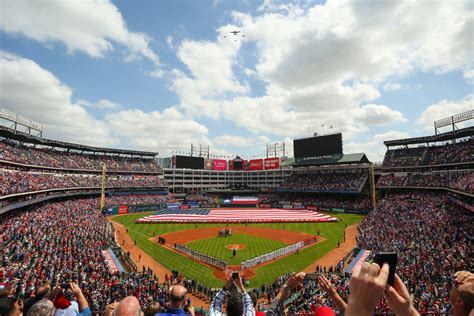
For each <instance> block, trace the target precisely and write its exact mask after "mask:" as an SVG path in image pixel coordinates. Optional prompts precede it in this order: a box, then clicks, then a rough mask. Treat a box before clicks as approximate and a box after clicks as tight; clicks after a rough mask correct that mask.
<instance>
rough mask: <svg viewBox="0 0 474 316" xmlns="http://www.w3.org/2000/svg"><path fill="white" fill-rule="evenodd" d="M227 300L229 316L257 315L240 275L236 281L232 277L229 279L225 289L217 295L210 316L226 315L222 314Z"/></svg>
mask: <svg viewBox="0 0 474 316" xmlns="http://www.w3.org/2000/svg"><path fill="white" fill-rule="evenodd" d="M226 298H227V315H228V316H242V315H244V316H250V315H255V308H254V306H253V303H252V299H251V298H250V296H249V294H247V292H246V291H245V287H244V285H243V283H242V278H241V276H240V274H239V275H238V277H237V278H235V279H234V278H232V275H230V276H229V277H228V278H227V281H226V282H225V284H224V287H223V288H222V289H221V290H220V291H219V293H217V295H216V297H215V298H214V300H213V301H212V303H211V307H210V310H209V316H220V315H224V314H223V312H222V304H223V302H224V300H225V299H226Z"/></svg>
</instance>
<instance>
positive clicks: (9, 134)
mask: <svg viewBox="0 0 474 316" xmlns="http://www.w3.org/2000/svg"><path fill="white" fill-rule="evenodd" d="M0 137H5V138H9V139H14V140H16V141H19V142H23V143H28V144H35V145H43V146H51V147H58V148H65V149H73V150H80V151H88V152H96V153H108V154H122V155H134V156H148V157H155V156H156V155H158V153H156V152H149V151H136V150H125V149H113V148H103V147H94V146H87V145H80V144H74V143H68V142H61V141H59V140H52V139H45V138H42V137H38V136H34V135H29V134H27V133H24V132H21V131H15V130H14V129H11V128H8V127H6V126H1V125H0Z"/></svg>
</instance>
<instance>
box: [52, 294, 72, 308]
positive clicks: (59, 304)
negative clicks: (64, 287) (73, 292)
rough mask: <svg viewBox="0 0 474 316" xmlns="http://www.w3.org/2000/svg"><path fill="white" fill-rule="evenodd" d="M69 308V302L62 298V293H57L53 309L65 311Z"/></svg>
mask: <svg viewBox="0 0 474 316" xmlns="http://www.w3.org/2000/svg"><path fill="white" fill-rule="evenodd" d="M69 306H71V302H69V301H68V299H67V298H66V297H65V296H64V294H63V292H59V294H58V296H56V299H55V300H54V307H56V308H57V309H66V308H68V307H69Z"/></svg>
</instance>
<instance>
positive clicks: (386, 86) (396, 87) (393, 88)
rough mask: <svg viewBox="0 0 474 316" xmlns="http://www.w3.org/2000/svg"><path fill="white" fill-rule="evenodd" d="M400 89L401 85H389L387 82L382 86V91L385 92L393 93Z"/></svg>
mask: <svg viewBox="0 0 474 316" xmlns="http://www.w3.org/2000/svg"><path fill="white" fill-rule="evenodd" d="M401 88H402V85H401V84H399V83H391V82H387V83H386V84H384V85H383V90H384V91H387V92H394V91H398V90H400V89H401Z"/></svg>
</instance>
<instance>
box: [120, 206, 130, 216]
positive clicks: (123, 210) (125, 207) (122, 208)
mask: <svg viewBox="0 0 474 316" xmlns="http://www.w3.org/2000/svg"><path fill="white" fill-rule="evenodd" d="M118 213H119V214H127V213H128V205H120V206H119V210H118Z"/></svg>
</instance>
